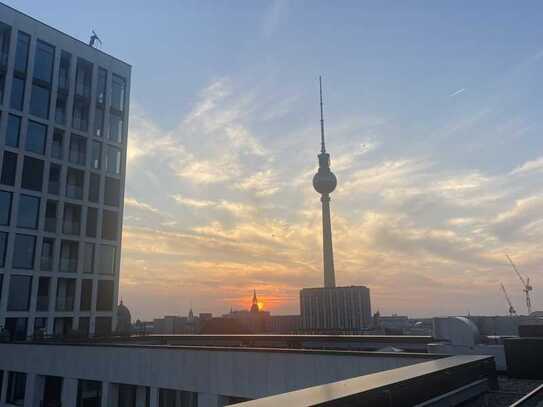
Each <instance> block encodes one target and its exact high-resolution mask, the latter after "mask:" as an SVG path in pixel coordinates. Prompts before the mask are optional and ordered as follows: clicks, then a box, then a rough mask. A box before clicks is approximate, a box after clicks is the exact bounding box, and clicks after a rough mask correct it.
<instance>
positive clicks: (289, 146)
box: [121, 78, 543, 316]
mask: <svg viewBox="0 0 543 407" xmlns="http://www.w3.org/2000/svg"><path fill="white" fill-rule="evenodd" d="M266 95H267V93H266ZM289 96H290V94H287V95H285V98H284V99H285V100H292V99H289ZM262 98H263V95H262V94H260V93H259V90H258V89H255V88H254V87H251V88H243V87H242V86H241V85H240V84H239V83H236V82H235V81H233V80H231V79H228V78H221V79H217V80H215V81H212V82H210V84H209V86H206V87H205V88H204V89H203V90H202V91H201V92H199V94H198V95H197V98H196V101H195V103H194V107H193V109H191V110H189V112H188V113H187V114H186V115H183V116H182V117H180V118H179V122H178V124H177V125H175V126H173V127H172V128H171V129H164V128H162V127H161V126H159V125H158V124H157V123H155V122H154V121H153V120H152V119H151V118H150V117H148V116H147V115H146V114H145V112H143V111H142V110H141V109H139V108H138V107H137V106H136V107H135V108H134V109H133V113H132V115H133V118H132V120H131V126H130V136H129V153H128V165H129V167H128V171H127V187H126V192H127V198H126V216H125V223H124V232H123V259H122V273H121V286H122V293H123V296H124V297H125V299H127V300H129V299H130V298H133V299H134V303H135V304H139V305H138V307H141V309H145V310H146V314H145V315H146V316H159V315H163V314H166V313H180V312H181V310H185V309H186V308H187V306H188V302H187V299H188V298H192V300H193V304H194V308H195V309H196V310H202V311H203V310H208V311H213V312H215V313H220V312H224V311H226V310H227V309H228V308H229V306H230V305H231V304H233V305H234V306H235V307H237V306H240V307H241V306H244V304H245V302H244V301H246V300H247V298H249V299H250V295H251V292H252V288H253V287H255V288H257V289H258V290H259V296H260V295H261V294H262V296H263V297H264V300H265V302H268V301H267V299H269V304H270V307H272V308H271V309H272V312H274V313H294V312H298V310H299V308H298V303H297V295H298V294H297V293H298V290H299V289H300V288H302V287H307V286H318V285H320V284H322V271H321V269H322V258H321V256H322V254H321V253H322V248H321V239H322V234H321V233H322V232H321V227H322V226H321V222H322V220H321V208H320V201H319V196H318V194H317V193H316V192H315V191H314V190H313V188H312V184H311V179H312V177H313V174H314V172H315V170H316V166H317V163H316V160H315V154H316V153H317V151H316V150H317V149H318V143H315V140H314V134H318V122H317V123H315V125H311V124H310V125H308V124H307V123H305V122H300V123H299V124H298V125H296V124H292V123H291V122H290V121H289V124H288V127H289V131H288V132H286V134H284V133H282V132H280V133H279V134H281V136H277V134H278V133H277V128H273V129H272V130H270V127H272V126H274V125H275V126H280V125H282V123H277V124H276V123H272V122H273V121H278V122H281V121H282V119H281V120H279V116H280V115H281V114H288V113H284V112H283V113H281V114H279V116H277V115H276V114H271V115H268V116H266V114H264V113H266V112H268V107H269V103H268V101H265V102H261V100H262ZM276 99H278V100H280V99H282V98H281V97H277V98H276ZM291 103H292V102H289V106H290V107H289V109H291V108H292V109H294V108H296V106H297V105H296V104H291ZM261 113H262V114H261ZM361 117H362V118H363V119H361ZM367 117H373V116H372V115H370V114H368V113H367V112H355V113H353V114H350V115H347V114H346V115H345V116H344V117H342V118H340V119H339V120H336V123H335V126H334V127H333V128H330V129H328V133H330V134H334V140H335V141H334V144H332V145H331V146H330V148H333V150H334V151H333V153H332V169H333V170H334V171H335V172H336V173H337V174H338V179H339V183H338V187H337V190H336V191H335V192H334V193H333V194H332V219H333V236H334V250H335V256H336V257H335V262H336V271H337V281H338V283H339V284H367V285H368V286H369V287H370V288H371V290H372V296H373V304H374V308H380V309H381V310H382V311H383V312H384V311H385V310H388V311H389V312H393V311H394V312H398V311H402V312H404V311H405V312H406V313H410V314H412V313H418V314H419V315H424V314H425V313H426V314H427V313H428V312H431V313H434V312H443V313H453V312H456V311H458V312H460V311H461V310H464V311H465V309H464V308H465V307H464V305H462V304H458V302H459V301H463V302H465V303H468V302H471V303H473V304H477V305H474V306H473V309H472V311H473V312H476V311H477V310H487V311H488V312H497V311H496V304H495V303H493V302H491V301H490V300H488V299H493V298H495V297H496V295H497V294H496V287H497V284H498V281H503V282H504V284H507V283H508V282H509V281H512V280H513V279H514V275H511V272H510V270H509V269H508V268H507V265H506V264H503V252H504V251H505V250H508V251H511V252H514V253H515V257H518V258H519V264H520V267H526V268H527V274H530V275H532V274H533V273H530V271H531V270H533V269H535V267H536V265H538V264H540V263H541V258H540V254H539V253H540V244H539V242H540V241H541V238H542V237H543V222H542V221H541V220H540V215H539V214H540V213H541V211H542V210H543V199H542V198H541V196H543V195H542V194H543V190H541V188H539V187H538V185H537V184H536V183H534V182H532V181H533V180H531V181H530V182H528V178H529V177H525V176H524V175H526V174H531V173H534V174H535V173H538V171H539V170H540V166H541V163H540V162H539V161H540V160H541V159H536V160H534V161H528V162H526V163H524V164H522V165H520V166H519V167H518V168H516V169H514V170H512V171H509V172H506V173H500V172H499V171H497V170H495V169H494V170H491V169H488V168H484V167H483V166H481V167H480V168H479V167H478V166H477V163H473V164H472V163H470V165H466V164H465V163H464V164H463V165H460V164H458V165H457V164H456V162H455V163H454V164H455V165H451V164H450V163H449V164H447V163H445V162H444V161H443V159H442V157H443V154H444V153H440V154H434V153H433V151H432V150H430V149H428V150H426V149H424V150H423V151H419V150H413V151H411V150H410V149H409V148H408V147H410V142H404V144H401V143H400V144H399V145H398V146H397V148H391V143H389V142H388V141H389V139H388V137H390V135H389V134H388V132H390V131H391V127H388V126H389V124H388V123H389V122H390V120H387V118H386V117H384V118H379V119H375V120H373V121H371V120H367ZM487 117H488V109H483V110H481V111H479V112H476V113H475V114H473V115H468V117H466V118H465V120H462V121H460V122H458V123H456V125H451V124H450V123H449V124H448V125H446V126H443V128H444V130H443V131H441V132H439V133H438V134H437V137H436V140H437V141H438V142H439V141H441V140H443V138H442V136H448V135H450V134H452V133H454V132H456V131H460V130H462V131H463V130H466V129H470V128H471V127H472V126H473V125H474V123H479V122H480V121H483V120H485V118H487ZM294 123H295V122H294ZM290 127H292V128H290ZM512 127H515V126H514V125H513V124H511V125H507V126H506V130H504V131H508V130H507V129H510V128H512ZM283 134H284V135H283ZM293 135H296V137H293ZM316 144H317V145H316ZM520 175H522V177H520ZM534 278H535V280H534V284H537V283H538V282H537V276H534ZM143 287H144V288H143ZM498 294H499V293H498ZM512 295H514V293H513V294H512ZM421 297H423V298H425V301H424V302H421V301H420V298H421ZM149 298H153V299H154V298H160V299H161V300H160V301H151V300H149ZM143 304H145V306H144V305H143ZM429 306H431V309H430V308H428V307H429ZM500 306H501V305H500Z"/></svg>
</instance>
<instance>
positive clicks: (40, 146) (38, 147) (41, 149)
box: [25, 120, 47, 154]
mask: <svg viewBox="0 0 543 407" xmlns="http://www.w3.org/2000/svg"><path fill="white" fill-rule="evenodd" d="M46 139H47V126H45V125H43V124H40V123H36V122H33V121H31V120H29V121H28V130H27V132H26V146H25V148H26V151H31V152H33V153H36V154H44V153H45V140H46Z"/></svg>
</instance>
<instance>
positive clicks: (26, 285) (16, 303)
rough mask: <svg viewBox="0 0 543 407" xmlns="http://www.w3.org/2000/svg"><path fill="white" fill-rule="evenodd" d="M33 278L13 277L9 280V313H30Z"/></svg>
mask: <svg viewBox="0 0 543 407" xmlns="http://www.w3.org/2000/svg"><path fill="white" fill-rule="evenodd" d="M31 288H32V277H31V276H18V275H12V276H11V277H10V279H9V295H8V311H28V306H29V305H30V291H31Z"/></svg>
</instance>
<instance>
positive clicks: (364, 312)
mask: <svg viewBox="0 0 543 407" xmlns="http://www.w3.org/2000/svg"><path fill="white" fill-rule="evenodd" d="M300 311H301V314H302V329H303V330H304V331H306V332H307V331H313V332H324V331H334V332H340V331H345V332H361V331H363V330H365V329H367V328H368V327H369V326H370V325H371V323H372V318H371V305H370V290H369V289H368V288H367V287H364V286H352V287H333V288H326V287H324V288H304V289H302V290H301V291H300Z"/></svg>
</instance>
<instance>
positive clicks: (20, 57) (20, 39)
mask: <svg viewBox="0 0 543 407" xmlns="http://www.w3.org/2000/svg"><path fill="white" fill-rule="evenodd" d="M29 46H30V35H28V34H25V33H24V32H21V31H19V32H18V33H17V48H16V50H15V70H16V71H19V72H22V73H25V72H26V67H27V64H28V48H29Z"/></svg>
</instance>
